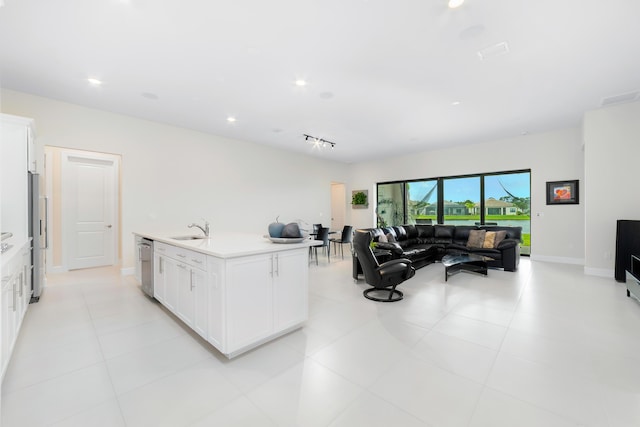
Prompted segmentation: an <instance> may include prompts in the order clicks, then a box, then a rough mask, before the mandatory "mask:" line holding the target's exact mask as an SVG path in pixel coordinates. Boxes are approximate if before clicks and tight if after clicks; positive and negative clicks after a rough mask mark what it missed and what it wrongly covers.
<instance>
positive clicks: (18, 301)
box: [0, 242, 31, 376]
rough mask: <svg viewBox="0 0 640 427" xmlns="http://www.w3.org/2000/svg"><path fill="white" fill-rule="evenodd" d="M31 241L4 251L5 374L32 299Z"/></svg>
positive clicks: (1, 318) (0, 314) (1, 362)
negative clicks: (6, 251) (30, 278)
mask: <svg viewBox="0 0 640 427" xmlns="http://www.w3.org/2000/svg"><path fill="white" fill-rule="evenodd" d="M30 251H31V243H30V242H27V243H26V244H24V245H23V246H21V247H18V248H14V249H12V250H11V251H10V252H8V253H6V255H5V254H3V258H4V259H3V263H2V297H1V298H2V299H1V303H0V322H1V324H2V329H1V331H0V333H1V336H0V341H1V343H0V345H1V346H2V352H1V354H0V357H1V359H0V366H1V373H2V376H4V372H5V370H6V368H7V365H8V363H9V360H10V359H11V353H12V352H13V347H14V345H15V342H16V338H17V337H18V332H19V331H20V327H21V326H22V319H24V315H25V313H26V311H27V308H28V306H29V300H30V298H31V282H30V280H29V277H30V275H31V252H30Z"/></svg>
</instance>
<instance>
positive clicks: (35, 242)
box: [29, 172, 48, 302]
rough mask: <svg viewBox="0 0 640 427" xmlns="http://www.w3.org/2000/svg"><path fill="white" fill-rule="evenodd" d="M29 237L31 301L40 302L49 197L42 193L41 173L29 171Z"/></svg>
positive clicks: (42, 286)
mask: <svg viewBox="0 0 640 427" xmlns="http://www.w3.org/2000/svg"><path fill="white" fill-rule="evenodd" d="M29 237H31V274H32V276H31V290H32V293H31V302H38V301H39V300H40V295H42V290H43V288H44V280H45V279H44V262H45V250H46V249H47V244H48V241H47V240H48V239H47V199H46V197H44V196H43V195H42V194H41V193H40V175H39V174H37V173H31V172H29Z"/></svg>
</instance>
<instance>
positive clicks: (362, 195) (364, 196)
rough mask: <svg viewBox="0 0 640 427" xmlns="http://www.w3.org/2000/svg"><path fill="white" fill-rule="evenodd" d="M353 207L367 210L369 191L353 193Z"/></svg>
mask: <svg viewBox="0 0 640 427" xmlns="http://www.w3.org/2000/svg"><path fill="white" fill-rule="evenodd" d="M351 206H352V207H353V209H366V208H368V207H369V191H368V190H354V191H352V192H351Z"/></svg>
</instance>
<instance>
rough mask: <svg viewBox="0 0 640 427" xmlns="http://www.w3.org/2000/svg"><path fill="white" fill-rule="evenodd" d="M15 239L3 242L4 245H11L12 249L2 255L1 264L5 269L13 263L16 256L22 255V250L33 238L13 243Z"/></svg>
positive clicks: (0, 255) (0, 256)
mask: <svg viewBox="0 0 640 427" xmlns="http://www.w3.org/2000/svg"><path fill="white" fill-rule="evenodd" d="M14 239H15V238H10V239H6V240H5V241H3V242H2V243H8V244H9V245H11V248H10V249H8V250H7V251H5V252H4V253H2V254H0V260H2V261H1V262H0V264H1V265H2V268H3V269H4V267H5V265H6V264H7V263H8V262H9V261H11V260H12V259H13V258H14V257H15V256H16V255H18V254H19V253H20V251H21V250H22V249H24V247H25V245H26V244H27V243H29V242H31V237H29V238H28V239H26V240H21V241H13V240H14Z"/></svg>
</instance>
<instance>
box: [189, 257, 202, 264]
mask: <svg viewBox="0 0 640 427" xmlns="http://www.w3.org/2000/svg"><path fill="white" fill-rule="evenodd" d="M191 261H193V262H195V263H196V264H202V261H200V260H199V259H195V258H191Z"/></svg>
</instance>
